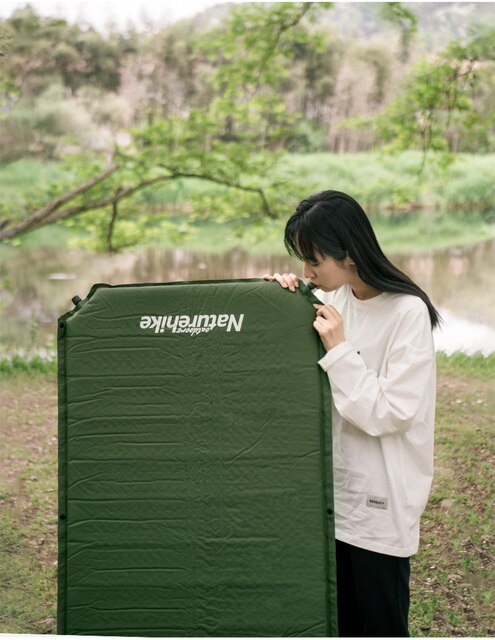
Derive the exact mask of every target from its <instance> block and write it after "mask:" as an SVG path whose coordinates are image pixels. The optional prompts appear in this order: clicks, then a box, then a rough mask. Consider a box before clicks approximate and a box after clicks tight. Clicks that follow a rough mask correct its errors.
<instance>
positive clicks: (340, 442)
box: [315, 285, 436, 557]
mask: <svg viewBox="0 0 495 640" xmlns="http://www.w3.org/2000/svg"><path fill="white" fill-rule="evenodd" d="M315 294H316V296H317V297H318V298H319V299H320V300H322V302H323V303H324V304H331V305H333V306H334V307H335V308H336V309H337V311H338V312H339V313H340V314H341V316H342V318H343V321H344V334H345V338H346V339H345V342H342V343H340V344H338V345H337V346H336V347H334V348H332V349H330V350H329V351H328V352H327V354H326V355H325V356H324V357H323V358H322V359H321V360H320V361H319V365H320V366H321V367H322V369H323V370H324V371H326V372H327V374H328V377H329V380H330V386H331V389H332V418H333V428H332V432H333V464H334V501H335V527H336V538H337V539H338V540H341V541H343V542H347V543H349V544H352V545H354V546H357V547H360V548H362V549H368V550H370V551H376V552H378V553H384V554H388V555H394V556H398V557H408V556H410V555H412V554H414V553H416V551H417V550H418V546H419V520H420V517H421V514H422V513H423V511H424V508H425V505H426V502H427V499H428V493H429V490H430V486H431V481H432V477H433V428H434V419H435V392H436V371H435V351H434V346H433V338H432V331H431V323H430V317H429V314H428V309H427V307H426V305H425V304H424V302H423V301H422V300H421V299H420V298H418V297H417V296H413V295H407V294H395V293H381V294H379V295H378V296H376V297H374V298H370V299H369V300H359V299H358V298H356V297H355V296H354V294H353V292H352V289H351V287H350V286H349V285H344V286H342V287H340V288H339V289H337V290H336V291H333V292H331V293H326V292H322V291H319V290H316V291H315Z"/></svg>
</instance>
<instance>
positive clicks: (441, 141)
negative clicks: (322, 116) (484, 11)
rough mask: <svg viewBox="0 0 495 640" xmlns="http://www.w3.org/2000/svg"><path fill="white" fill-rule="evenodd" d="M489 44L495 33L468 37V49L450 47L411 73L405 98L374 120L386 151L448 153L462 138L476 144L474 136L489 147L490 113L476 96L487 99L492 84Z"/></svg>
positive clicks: (486, 30) (483, 30) (493, 67)
mask: <svg viewBox="0 0 495 640" xmlns="http://www.w3.org/2000/svg"><path fill="white" fill-rule="evenodd" d="M493 40H495V29H494V28H489V27H483V28H481V29H480V30H479V31H478V32H474V31H472V32H471V40H470V41H469V42H468V43H467V44H466V45H462V44H460V43H458V42H456V43H452V44H450V45H449V46H448V47H447V48H446V50H445V51H444V52H443V53H442V54H440V55H438V56H435V57H433V58H432V59H430V60H426V59H423V60H421V61H419V62H418V63H417V64H416V65H415V66H414V67H413V69H412V71H411V73H410V74H409V76H408V78H407V80H406V83H405V86H404V91H403V93H402V94H401V95H399V96H398V97H397V98H395V99H394V100H393V101H392V102H391V104H390V105H389V106H388V107H387V108H386V109H385V110H383V112H382V113H381V114H380V115H379V116H377V117H376V118H375V119H374V120H372V122H373V124H374V126H375V127H376V132H377V134H378V135H379V136H380V137H381V138H382V139H383V140H385V141H387V142H388V147H387V148H388V149H389V150H403V149H410V148H419V149H421V150H422V151H423V153H426V152H427V151H429V150H434V151H441V152H444V153H446V154H447V153H452V152H455V151H458V150H459V147H460V146H461V142H460V141H461V140H462V139H463V137H464V136H465V135H466V134H467V135H471V138H476V133H475V132H477V136H480V137H481V139H482V140H483V142H482V144H484V145H487V143H488V137H487V135H488V134H487V132H488V131H490V130H493V126H494V124H495V120H494V112H493V110H489V111H486V110H482V109H480V100H479V96H480V95H483V94H486V83H485V82H483V80H488V79H490V80H491V82H493V80H492V79H493V77H494V72H495V65H494V64H493V60H494V59H495V57H494V52H493V44H492V43H493ZM480 75H481V78H482V81H481V82H480ZM494 95H495V94H494ZM357 124H362V122H361V123H357Z"/></svg>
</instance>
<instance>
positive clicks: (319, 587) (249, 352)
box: [58, 280, 337, 636]
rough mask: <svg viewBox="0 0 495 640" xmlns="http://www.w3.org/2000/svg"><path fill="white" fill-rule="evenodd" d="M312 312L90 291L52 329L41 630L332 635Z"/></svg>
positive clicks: (247, 286)
mask: <svg viewBox="0 0 495 640" xmlns="http://www.w3.org/2000/svg"><path fill="white" fill-rule="evenodd" d="M315 301H317V300H316V298H314V297H313V294H312V293H311V291H310V289H309V288H308V287H306V286H305V285H304V284H303V283H301V285H300V287H299V289H298V290H297V292H296V293H295V294H294V293H291V292H289V291H287V290H285V289H283V288H282V287H280V286H279V285H278V284H275V283H273V282H265V281H263V280H229V281H225V280H224V281H206V282H179V283H169V284H145V285H118V286H109V285H105V284H97V285H95V286H94V287H93V288H92V289H91V291H90V293H89V295H88V296H87V298H86V299H84V300H80V299H79V298H77V296H76V298H74V302H75V305H76V306H75V307H74V308H73V309H72V310H71V311H69V312H68V313H66V314H65V315H63V316H62V317H61V318H60V319H59V328H58V331H59V336H58V347H59V439H60V450H59V525H60V526H59V568H58V572H59V573H58V578H59V602H58V633H60V634H82V635H87V634H89V635H124V636H131V635H137V636H334V635H336V634H337V625H336V606H335V605H336V569H335V555H334V528H333V527H334V523H333V511H332V508H333V491H332V461H331V423H330V421H331V417H330V416H331V409H330V389H329V384H328V379H327V376H326V375H325V374H324V373H323V371H321V369H320V367H319V366H318V363H317V361H318V359H319V358H320V357H321V356H322V353H323V352H322V346H321V342H320V340H319V337H318V335H317V333H316V331H315V330H314V328H313V320H314V316H315V310H314V308H313V306H312V303H313V302H315Z"/></svg>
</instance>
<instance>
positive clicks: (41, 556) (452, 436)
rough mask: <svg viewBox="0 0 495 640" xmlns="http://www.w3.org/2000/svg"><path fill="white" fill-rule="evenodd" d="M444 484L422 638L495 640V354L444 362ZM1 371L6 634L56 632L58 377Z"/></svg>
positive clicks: (415, 598) (423, 565)
mask: <svg viewBox="0 0 495 640" xmlns="http://www.w3.org/2000/svg"><path fill="white" fill-rule="evenodd" d="M437 362H438V403H437V424H436V453H435V467H436V471H435V479H434V484H433V488H432V491H431V496H430V501H429V504H428V507H427V510H426V512H425V514H424V516H423V522H422V544H421V547H420V551H419V553H418V554H417V555H416V556H415V557H414V558H413V561H412V607H411V632H412V635H416V636H426V637H438V636H464V637H465V636H493V635H494V632H495V628H494V622H493V617H492V603H493V599H494V596H495V574H494V569H493V566H494V564H493V563H494V558H493V551H492V550H490V545H492V548H493V542H494V536H493V531H492V523H493V516H494V514H493V501H492V500H491V498H492V490H493V483H494V480H495V478H494V469H493V465H492V464H491V463H490V460H493V456H494V455H495V449H494V442H493V437H492V433H491V425H490V416H491V415H493V410H494V406H493V404H494V399H493V394H492V392H491V386H490V380H491V378H492V377H493V373H494V371H495V356H490V357H487V358H484V357H483V356H480V355H475V356H465V355H463V354H455V355H453V356H445V355H442V354H439V355H438V358H437ZM18 365H19V366H17V367H10V368H8V370H6V369H5V368H3V367H2V368H0V376H1V377H0V379H1V390H0V396H1V404H2V406H3V407H4V414H3V420H2V426H1V432H0V438H1V440H2V443H3V451H2V456H3V459H2V460H1V464H0V515H1V517H0V522H1V523H2V524H1V529H0V536H1V542H0V546H1V549H2V554H1V555H0V563H1V564H0V574H1V575H2V592H1V594H2V595H1V598H2V610H1V612H0V632H2V633H53V632H55V608H56V604H55V602H56V544H57V542H56V522H57V519H56V503H57V499H56V495H57V493H56V492H57V466H56V443H57V438H56V434H57V426H56V425H57V411H56V393H57V389H56V380H55V377H54V374H53V371H51V372H50V373H43V372H39V371H35V370H33V369H31V368H30V367H27V370H26V371H22V370H21V369H22V367H21V366H20V364H19V363H18Z"/></svg>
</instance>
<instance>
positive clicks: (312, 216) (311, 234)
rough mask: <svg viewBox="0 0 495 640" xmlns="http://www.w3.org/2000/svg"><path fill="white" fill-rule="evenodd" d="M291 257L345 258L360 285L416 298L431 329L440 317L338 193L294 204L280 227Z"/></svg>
mask: <svg viewBox="0 0 495 640" xmlns="http://www.w3.org/2000/svg"><path fill="white" fill-rule="evenodd" d="M284 242H285V246H286V247H287V250H288V251H289V253H290V254H291V255H294V256H297V257H298V258H300V259H301V260H304V261H306V262H316V261H317V256H316V253H319V254H320V255H322V256H331V257H332V258H334V259H335V260H338V261H342V260H344V258H346V257H347V256H349V257H350V258H351V259H352V260H353V261H354V262H355V264H356V270H357V274H358V276H359V277H360V278H361V280H362V281H363V282H366V284H369V285H370V286H372V287H374V288H375V289H378V290H379V291H389V292H392V293H408V294H411V295H413V296H418V297H419V298H421V300H423V302H424V303H425V304H426V306H427V307H428V312H429V314H430V321H431V326H432V328H434V327H436V326H437V325H438V324H440V322H441V318H440V315H439V313H438V311H437V310H436V309H435V307H434V306H433V304H432V303H431V301H430V299H429V297H428V296H427V294H426V293H425V292H424V291H423V290H422V289H421V288H420V287H418V285H417V284H416V283H415V282H413V281H412V280H411V278H409V276H407V275H406V274H405V273H403V272H402V271H401V270H400V269H398V268H397V267H396V266H394V265H393V264H392V263H391V262H390V260H389V259H388V258H387V257H386V256H385V254H384V253H383V251H382V250H381V248H380V245H379V244H378V240H377V239H376V235H375V232H374V231H373V227H372V226H371V223H370V221H369V220H368V217H367V215H366V214H365V212H364V211H363V209H362V208H361V206H360V205H359V204H358V203H357V202H356V201H355V200H354V198H351V196H348V195H347V194H345V193H342V192H340V191H321V192H320V193H315V194H314V195H312V196H309V197H308V198H305V199H304V200H302V201H301V202H300V203H299V206H298V207H297V209H296V211H295V213H294V214H293V215H292V216H291V217H290V218H289V220H288V222H287V225H286V227H285V237H284Z"/></svg>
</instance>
